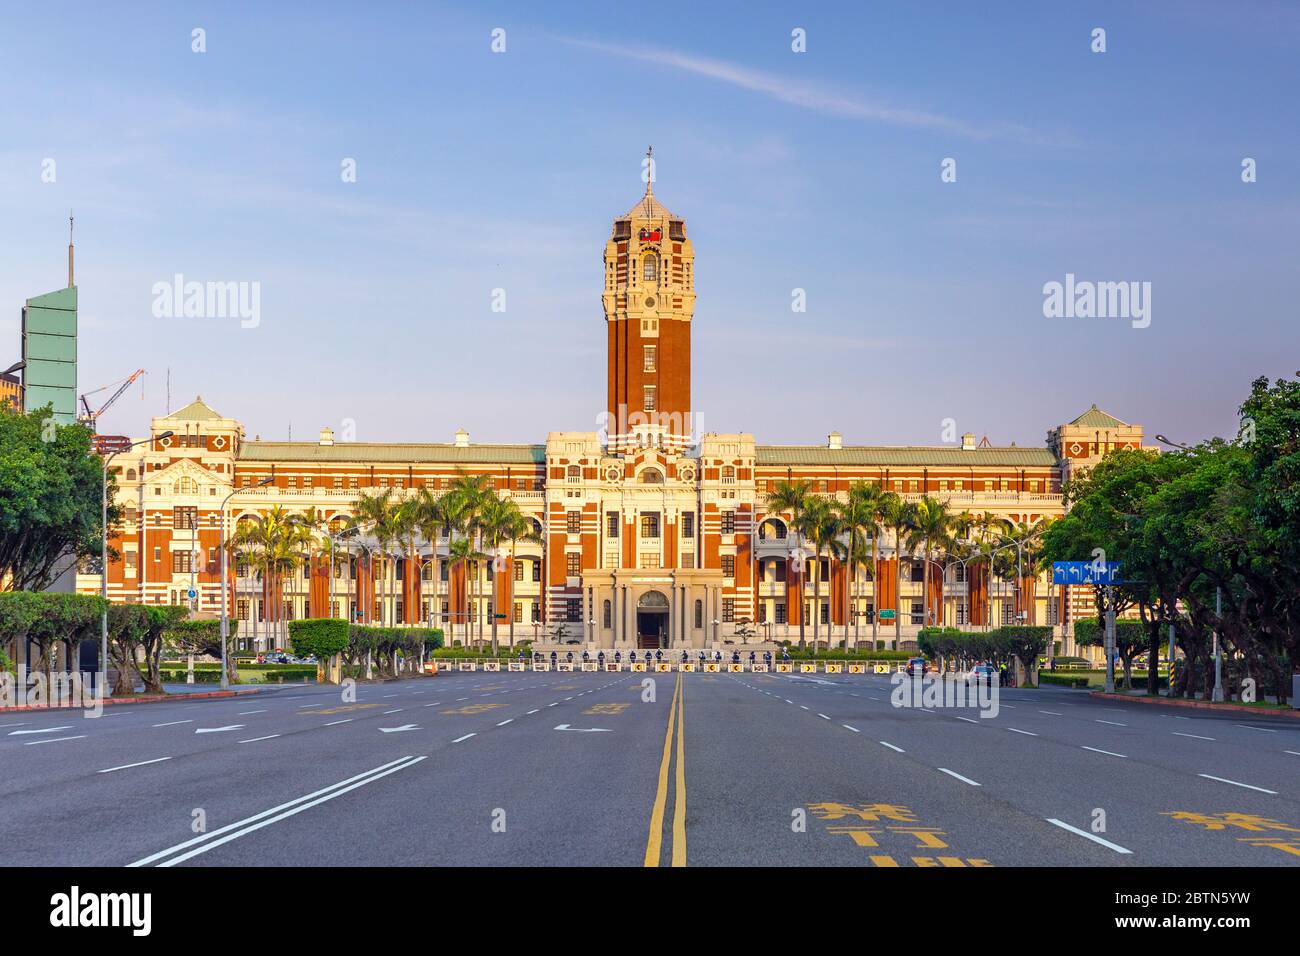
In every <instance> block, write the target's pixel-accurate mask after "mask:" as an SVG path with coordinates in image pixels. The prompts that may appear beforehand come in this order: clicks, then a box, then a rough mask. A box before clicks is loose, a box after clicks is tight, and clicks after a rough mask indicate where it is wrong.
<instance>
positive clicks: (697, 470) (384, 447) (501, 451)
mask: <svg viewBox="0 0 1300 956" xmlns="http://www.w3.org/2000/svg"><path fill="white" fill-rule="evenodd" d="M694 266H695V255H694V251H693V249H692V246H691V241H690V239H689V238H688V236H687V232H686V222H685V220H684V219H682V218H681V217H680V216H677V215H675V214H674V213H672V212H670V211H669V210H668V209H667V208H665V206H664V205H663V204H662V203H660V201H659V199H658V198H657V197H656V196H655V195H654V192H653V188H652V187H649V186H648V187H647V188H646V190H645V195H644V196H643V197H642V198H641V199H640V200H639V201H638V202H637V203H636V205H634V206H633V207H632V208H631V209H630V210H628V212H627V213H625V214H624V215H621V216H618V217H617V218H616V219H615V220H614V223H613V229H612V231H611V234H610V236H609V239H608V240H607V241H606V243H605V249H604V276H603V288H602V296H601V299H602V303H603V307H604V319H605V336H606V341H607V344H608V418H607V424H606V428H605V429H604V430H603V431H602V432H552V433H550V434H549V435H548V436H547V438H546V441H545V443H541V444H517V445H501V444H481V443H476V442H472V441H471V440H470V436H469V434H468V433H466V432H464V431H460V432H457V434H456V435H455V438H454V440H453V441H451V442H449V443H412V444H406V443H391V444H390V443H367V442H342V441H336V440H335V438H334V434H333V432H332V431H331V430H330V429H328V428H325V429H322V430H321V431H320V437H319V439H318V440H316V441H299V442H280V441H260V440H257V439H256V438H254V439H252V440H250V439H249V438H248V437H247V436H246V435H245V431H244V427H243V425H242V424H241V423H240V422H238V421H235V420H233V419H230V418H227V417H225V416H224V415H222V414H221V413H220V412H219V411H217V410H216V409H215V408H213V407H212V406H210V405H209V404H207V403H206V402H204V401H203V400H202V399H201V398H200V399H196V400H195V401H193V402H191V403H190V404H188V405H186V406H185V407H183V408H181V409H179V410H177V411H175V412H171V413H169V414H168V415H165V416H163V417H160V418H155V419H154V420H153V422H152V431H151V436H149V438H150V440H149V441H147V442H146V443H145V444H142V445H140V446H138V448H136V449H135V450H133V451H130V452H124V453H122V454H120V455H118V457H117V458H116V459H115V461H114V468H115V471H116V474H117V480H118V485H119V489H120V490H119V493H118V499H117V500H118V503H119V504H120V505H121V506H122V507H123V508H124V511H125V518H124V520H123V522H122V523H121V525H120V526H119V527H118V528H117V529H116V534H115V536H114V537H113V538H112V539H111V544H112V547H113V549H114V550H115V551H116V552H117V553H118V554H119V556H120V557H119V558H118V559H116V560H113V561H111V562H110V565H109V567H108V593H109V597H110V599H111V600H113V601H117V602H139V603H146V604H185V603H187V597H188V594H189V591H190V590H191V589H192V590H194V591H195V592H197V596H196V598H195V599H194V601H193V602H192V603H194V604H196V605H197V612H198V614H199V615H200V616H212V615H215V614H217V613H218V612H219V609H220V606H221V584H220V581H221V578H220V561H219V542H220V541H221V539H222V525H221V521H222V518H223V511H222V507H221V506H222V503H223V502H225V501H226V500H227V496H229V503H228V504H227V505H226V508H225V511H224V519H225V528H226V529H227V537H228V536H229V532H230V531H231V530H232V529H233V528H234V527H235V526H236V525H237V524H238V523H239V522H243V521H247V520H250V519H251V520H256V519H258V518H259V517H260V516H262V515H264V514H266V513H267V512H268V511H270V509H272V508H275V507H280V508H282V509H284V510H285V511H288V512H291V513H300V514H305V513H307V512H308V511H310V510H312V509H314V514H315V515H316V516H318V517H323V519H324V523H325V526H326V527H327V528H330V529H337V528H340V527H342V526H343V525H344V524H345V523H346V522H347V520H348V519H349V518H350V517H351V515H352V509H353V503H354V502H355V501H356V500H357V499H358V498H359V497H361V496H363V495H368V494H377V493H382V492H383V491H384V490H390V491H392V492H393V493H394V494H395V495H397V496H403V495H411V494H414V493H415V491H416V490H417V489H420V488H427V489H429V490H430V491H431V492H432V493H434V494H435V495H436V494H438V493H439V492H441V491H445V490H446V489H447V488H448V487H449V486H450V485H451V483H452V481H453V480H454V479H456V478H457V477H458V476H459V475H461V474H468V475H479V476H484V477H485V478H487V479H488V481H489V482H490V484H491V486H492V487H493V488H494V489H495V490H496V493H497V494H499V495H501V496H503V497H509V498H513V499H514V500H515V501H516V502H517V503H518V505H519V507H520V509H521V510H522V511H523V513H524V514H525V515H526V516H527V517H528V518H529V519H530V520H531V521H532V523H533V525H534V529H535V531H536V533H537V536H538V538H539V540H538V541H537V542H522V541H521V542H519V543H518V544H517V546H515V547H513V548H512V549H510V554H509V555H508V556H507V558H506V560H504V561H501V560H499V561H498V562H496V566H495V567H494V564H493V562H490V561H484V562H482V563H481V564H480V565H479V566H478V567H476V568H469V569H467V568H466V567H465V566H464V565H463V564H461V563H454V562H451V561H449V560H448V555H449V542H448V539H447V537H445V536H443V537H441V538H440V539H439V540H438V541H437V542H429V541H422V542H419V543H418V554H417V556H416V557H414V558H412V557H410V556H408V555H407V554H406V553H405V548H404V547H399V546H395V545H389V546H388V548H387V550H388V551H389V553H384V551H385V549H384V548H381V547H380V546H379V542H377V541H374V540H373V539H366V538H365V537H364V536H363V538H362V539H361V540H360V541H359V542H358V543H357V545H356V546H354V547H353V548H352V552H351V555H350V556H343V555H341V554H340V556H339V557H338V558H337V559H336V561H335V562H334V565H333V577H332V578H331V576H330V566H329V565H328V564H327V562H326V560H325V559H324V558H322V557H320V556H319V553H318V554H317V555H316V556H315V557H313V559H312V560H311V561H307V562H304V563H303V565H302V567H301V568H300V569H298V570H297V571H295V572H294V573H293V574H290V575H285V576H282V577H281V578H280V580H278V581H276V582H274V583H272V582H268V581H264V580H262V579H261V578H260V577H259V576H258V575H257V573H256V571H255V570H254V569H252V568H251V567H250V566H249V565H248V563H246V562H245V561H244V560H242V559H239V558H238V557H236V558H235V559H232V561H231V574H230V583H229V593H228V594H227V600H228V602H229V608H230V613H231V614H232V616H233V617H237V618H238V619H239V622H240V625H239V634H240V642H241V644H242V645H243V646H244V647H246V648H249V649H257V650H262V649H267V648H269V647H271V646H278V645H279V644H280V643H281V642H282V640H283V638H282V637H281V636H279V635H282V634H283V633H284V630H283V622H284V621H285V620H292V619H295V618H302V617H328V616H334V617H350V618H351V619H352V620H356V621H363V622H371V623H384V624H388V625H397V626H401V625H425V626H428V625H433V626H440V627H442V628H444V629H445V630H446V631H447V633H448V637H447V640H448V643H451V642H452V641H465V640H467V638H468V637H470V636H477V635H478V634H480V633H482V634H486V633H487V632H488V629H489V627H490V622H491V621H492V620H493V616H494V615H495V614H496V608H494V607H493V605H492V598H491V595H492V593H493V586H492V585H493V583H494V582H493V581H492V580H491V577H492V576H495V577H496V581H495V584H496V593H497V594H498V595H499V603H500V608H501V612H502V615H504V616H503V617H499V618H497V620H498V622H499V624H500V625H501V629H500V633H501V636H502V639H503V640H504V638H505V633H506V630H507V629H508V628H509V627H510V625H511V623H513V630H514V635H515V638H516V639H517V640H524V639H529V640H533V641H535V642H536V643H537V644H539V645H546V644H549V643H555V642H562V643H571V642H577V643H580V644H584V645H587V646H590V647H592V648H593V649H594V648H596V647H600V648H615V647H617V648H625V649H627V648H636V647H662V648H682V649H685V648H706V647H712V646H713V645H715V644H719V645H720V644H723V643H725V642H728V641H733V640H735V641H737V642H739V640H741V639H743V640H747V641H748V642H749V643H766V642H775V641H779V640H783V639H793V640H797V639H798V636H799V625H800V621H801V620H802V621H803V622H804V623H805V625H806V633H807V636H808V638H809V639H811V638H812V630H813V623H814V616H815V620H816V623H817V627H818V630H819V632H820V636H821V639H822V640H823V642H824V641H826V640H827V639H828V637H829V640H830V641H831V642H832V643H833V644H838V643H839V642H840V641H845V640H846V639H847V641H848V643H849V645H850V646H852V644H853V641H854V640H855V639H856V637H857V636H858V635H860V636H861V637H862V639H863V640H864V641H865V640H867V639H869V638H870V636H871V626H870V624H869V623H868V622H869V621H870V620H871V618H872V616H873V615H875V613H876V612H877V611H887V610H888V611H894V612H896V614H897V619H898V620H899V621H900V622H901V634H902V638H903V640H904V641H908V640H915V634H916V631H917V629H918V628H919V627H921V626H922V625H923V624H926V623H930V624H948V625H953V626H959V627H982V626H985V625H986V624H1001V623H1012V622H1015V621H1023V622H1027V623H1037V624H1046V625H1052V626H1054V627H1055V628H1056V632H1057V635H1058V639H1061V640H1062V641H1063V644H1064V648H1063V649H1064V650H1065V651H1066V652H1070V651H1071V650H1072V649H1073V648H1072V644H1073V642H1072V641H1071V640H1070V628H1069V622H1070V621H1072V620H1075V619H1077V618H1078V617H1079V616H1080V615H1083V614H1087V613H1090V612H1091V611H1092V599H1091V589H1090V588H1072V589H1067V588H1064V587H1057V586H1055V585H1052V584H1051V583H1050V579H1047V578H1039V579H1034V578H1032V577H1030V578H1026V579H1025V580H1024V581H1022V582H1019V583H1017V582H1015V581H1003V580H999V579H997V578H996V577H994V578H993V579H992V580H991V579H990V574H989V570H988V568H987V566H984V565H981V566H975V567H971V568H969V569H965V568H963V567H962V566H960V565H956V566H950V567H948V568H947V569H946V570H945V569H943V568H940V567H939V566H938V565H937V564H932V565H931V568H932V574H931V581H930V594H929V596H928V600H927V599H926V597H925V596H924V595H923V594H922V588H923V584H922V581H923V564H922V562H921V561H920V560H912V558H911V557H910V555H909V554H908V553H907V552H906V550H904V552H903V567H902V569H901V571H902V574H901V581H902V583H901V586H896V584H895V581H896V579H897V578H896V571H897V570H898V569H897V567H896V564H897V562H898V560H899V552H898V550H897V548H896V546H895V542H894V541H893V540H891V539H890V538H889V537H888V535H884V536H882V538H881V540H880V542H879V553H880V560H879V565H878V567H877V568H876V569H875V572H876V573H875V574H874V576H869V575H867V574H859V575H856V576H855V577H856V578H857V579H858V580H856V581H851V580H850V575H849V574H847V573H846V569H845V567H844V566H842V565H841V564H840V563H839V562H838V561H832V560H829V559H827V558H825V557H823V558H822V559H821V560H820V561H818V560H815V559H812V556H811V554H810V553H809V554H808V555H807V557H808V560H806V561H805V560H804V557H805V551H804V548H802V547H801V546H800V543H799V541H798V540H797V536H796V535H795V534H794V533H793V532H792V531H791V530H790V518H791V516H790V515H788V514H779V513H772V512H771V511H769V510H768V509H767V507H766V504H765V502H766V500H767V495H768V493H769V492H770V491H772V490H773V488H774V486H775V485H776V483H777V482H780V481H787V480H807V481H808V482H810V483H811V487H812V490H813V491H814V492H815V493H819V494H823V495H829V496H835V497H838V498H841V499H843V498H844V497H845V496H846V494H847V491H848V489H849V487H850V485H851V484H852V483H854V482H857V481H864V482H869V483H873V484H877V485H879V486H881V487H883V488H885V489H887V490H890V491H894V492H896V493H898V494H899V495H901V496H902V497H903V498H904V499H906V500H910V501H915V500H918V499H920V498H921V496H922V495H930V496H932V497H934V498H937V499H939V500H941V501H945V502H947V504H948V505H949V506H950V508H951V510H953V511H954V512H962V511H968V512H970V513H971V514H974V515H983V514H984V513H986V512H987V513H989V514H991V515H993V516H994V517H995V518H996V519H998V520H999V521H1004V522H1006V523H1007V524H1008V526H1010V525H1013V524H1016V523H1019V522H1031V523H1032V522H1035V521H1038V520H1039V519H1042V518H1054V517H1058V516H1059V515H1061V514H1062V512H1063V506H1062V498H1061V487H1062V484H1063V483H1064V482H1065V481H1066V480H1068V479H1069V477H1070V476H1071V474H1072V473H1076V472H1077V471H1078V470H1079V469H1084V468H1087V467H1090V466H1091V465H1092V464H1094V463H1095V462H1096V461H1097V460H1099V458H1100V457H1101V456H1102V455H1104V454H1105V453H1106V452H1108V451H1110V450H1112V449H1116V448H1140V447H1142V429H1141V427H1140V426H1138V425H1132V424H1129V423H1127V422H1123V421H1120V420H1119V419H1117V418H1115V417H1113V416H1111V415H1108V414H1106V413H1105V412H1102V411H1100V410H1099V409H1097V407H1096V406H1095V405H1094V406H1093V407H1092V408H1090V409H1089V410H1087V411H1085V412H1084V413H1083V414H1082V415H1080V416H1079V417H1078V418H1076V419H1074V420H1073V421H1071V422H1068V423H1065V424H1061V425H1058V426H1056V427H1054V428H1052V429H1051V430H1050V431H1049V432H1048V435H1047V441H1046V443H1045V444H1044V445H1043V446H1042V447H1016V446H1010V447H994V446H991V445H989V444H988V442H987V441H980V442H977V441H976V440H975V437H974V436H973V435H966V436H964V437H963V438H962V441H961V444H960V445H957V444H952V445H946V446H938V447H925V446H907V447H879V446H853V445H845V444H844V443H843V442H842V440H841V438H840V436H839V434H837V433H833V432H832V433H831V434H830V435H829V437H828V438H827V440H826V441H825V442H824V443H821V444H816V445H797V446H788V445H760V444H757V443H756V442H755V439H754V436H753V435H751V434H734V435H725V434H705V435H696V434H693V430H692V427H691V422H692V418H693V416H692V404H691V323H692V321H693V318H694V313H695V275H694ZM593 332H594V329H593ZM166 432H171V433H172V434H171V436H170V437H163V436H164V433H166ZM266 482H269V483H267V484H264V483H266ZM396 551H401V552H402V553H400V554H399V553H394V552H396ZM967 572H968V573H967ZM467 573H468V574H469V575H472V576H474V577H476V579H477V583H476V584H469V586H467V583H468V582H467V581H466V575H467ZM801 578H802V581H803V585H804V586H803V590H804V594H803V599H802V600H800V599H799V591H800V580H801ZM814 581H819V582H820V584H819V585H818V588H819V589H820V604H819V606H814V601H815V598H814V591H815V588H814ZM99 587H100V578H99V575H98V574H82V575H79V576H78V588H79V589H80V590H83V591H86V592H89V593H97V592H98V590H99ZM850 590H851V593H849V592H850ZM894 632H895V625H894V623H893V622H892V621H888V622H886V621H884V620H881V621H880V622H879V633H878V637H879V638H880V639H882V640H885V641H889V642H892V640H893V638H894ZM738 633H739V635H740V638H737V634H738ZM887 646H889V645H887Z"/></svg>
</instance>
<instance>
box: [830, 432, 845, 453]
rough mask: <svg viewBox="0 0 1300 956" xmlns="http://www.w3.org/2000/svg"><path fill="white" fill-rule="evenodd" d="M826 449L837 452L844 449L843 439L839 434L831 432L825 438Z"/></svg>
mask: <svg viewBox="0 0 1300 956" xmlns="http://www.w3.org/2000/svg"><path fill="white" fill-rule="evenodd" d="M826 447H827V448H830V449H832V450H834V451H839V450H840V449H841V448H843V447H844V437H843V436H842V435H841V434H840V433H839V432H831V433H830V434H829V435H827V436H826Z"/></svg>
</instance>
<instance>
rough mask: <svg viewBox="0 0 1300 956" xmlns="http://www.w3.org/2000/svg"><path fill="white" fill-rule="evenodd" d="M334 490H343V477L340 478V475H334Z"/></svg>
mask: <svg viewBox="0 0 1300 956" xmlns="http://www.w3.org/2000/svg"><path fill="white" fill-rule="evenodd" d="M334 490H335V491H342V490H343V476H342V475H335V476H334Z"/></svg>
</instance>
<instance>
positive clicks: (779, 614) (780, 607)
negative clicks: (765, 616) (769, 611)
mask: <svg viewBox="0 0 1300 956" xmlns="http://www.w3.org/2000/svg"><path fill="white" fill-rule="evenodd" d="M774 610H775V611H776V615H775V616H776V623H777V624H784V623H785V622H786V618H785V602H784V601H777V602H776V607H775V608H774Z"/></svg>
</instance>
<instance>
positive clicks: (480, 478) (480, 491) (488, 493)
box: [447, 471, 497, 643]
mask: <svg viewBox="0 0 1300 956" xmlns="http://www.w3.org/2000/svg"><path fill="white" fill-rule="evenodd" d="M447 494H448V495H450V496H452V497H453V498H454V499H457V500H458V502H459V508H460V526H461V530H462V531H464V532H465V533H466V534H468V535H471V536H472V537H473V538H474V547H473V548H472V549H471V550H473V551H475V552H476V553H479V552H481V550H482V547H481V546H482V541H483V535H482V528H481V527H480V521H479V519H480V515H481V512H482V510H483V506H484V504H485V503H486V502H487V501H488V499H490V498H491V499H495V498H496V497H497V495H496V492H495V491H493V490H492V479H491V478H490V477H489V476H487V475H469V474H466V473H465V472H463V471H462V472H460V473H459V474H458V475H457V476H456V477H455V478H453V479H452V481H451V486H450V488H449V489H448V492H447ZM479 560H481V558H476V559H474V560H473V561H472V562H470V563H468V564H467V565H466V573H467V574H468V573H469V572H470V571H471V570H472V571H473V574H474V582H473V584H474V588H473V590H472V591H471V587H470V581H469V578H468V577H466V580H465V592H466V593H465V609H466V613H467V614H468V611H469V607H470V595H471V593H473V594H474V595H475V597H477V590H478V584H479V573H478V561H479ZM474 617H475V619H477V618H478V614H477V613H476V614H475V615H474ZM466 620H467V622H468V617H467V618H466ZM479 623H480V624H481V623H482V622H481V621H480V622H479ZM470 633H471V631H470V627H469V626H468V623H467V627H466V632H465V638H466V643H468V642H469V640H470ZM482 633H483V632H482V630H481V628H480V631H479V636H480V637H482Z"/></svg>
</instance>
